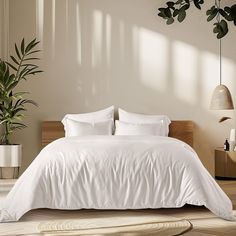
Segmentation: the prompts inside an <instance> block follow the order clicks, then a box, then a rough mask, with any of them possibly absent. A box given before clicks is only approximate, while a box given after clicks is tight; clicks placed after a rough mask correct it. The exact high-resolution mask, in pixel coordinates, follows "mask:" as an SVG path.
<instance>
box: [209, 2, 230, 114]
mask: <svg viewBox="0 0 236 236" xmlns="http://www.w3.org/2000/svg"><path fill="white" fill-rule="evenodd" d="M219 8H220V1H219ZM218 16H219V19H218V21H220V15H218ZM221 57H222V56H221V39H219V64H220V84H219V85H218V86H216V88H215V90H214V92H213V95H212V99H211V104H210V109H212V110H232V109H234V104H233V100H232V96H231V94H230V91H229V89H228V88H227V87H226V86H225V85H223V84H222V58H221Z"/></svg>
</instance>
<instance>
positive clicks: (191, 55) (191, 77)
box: [172, 41, 198, 104]
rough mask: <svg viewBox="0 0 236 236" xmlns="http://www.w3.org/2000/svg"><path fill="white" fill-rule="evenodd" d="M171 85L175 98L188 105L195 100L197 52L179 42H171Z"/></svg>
mask: <svg viewBox="0 0 236 236" xmlns="http://www.w3.org/2000/svg"><path fill="white" fill-rule="evenodd" d="M172 55H173V84H174V93H175V94H176V96H177V97H178V98H179V99H181V100H183V101H184V102H187V103H189V104H195V103H196V99H197V91H196V87H197V86H196V83H197V79H198V71H197V65H198V51H197V49H196V48H194V47H192V46H190V45H188V44H186V43H183V42H179V41H175V42H173V54H172Z"/></svg>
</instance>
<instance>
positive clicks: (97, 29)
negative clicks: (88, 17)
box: [92, 10, 103, 67]
mask: <svg viewBox="0 0 236 236" xmlns="http://www.w3.org/2000/svg"><path fill="white" fill-rule="evenodd" d="M102 23H103V14H102V12H101V11H98V10H95V11H94V12H93V29H92V67H96V66H99V65H100V64H101V61H102V41H103V24H102Z"/></svg>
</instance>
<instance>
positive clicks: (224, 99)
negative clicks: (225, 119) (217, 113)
mask: <svg viewBox="0 0 236 236" xmlns="http://www.w3.org/2000/svg"><path fill="white" fill-rule="evenodd" d="M210 109H212V110H232V109H234V104H233V100H232V96H231V94H230V91H229V89H228V88H227V87H226V86H225V85H223V84H221V85H218V86H217V87H216V88H215V90H214V92H213V95H212V99H211V105H210Z"/></svg>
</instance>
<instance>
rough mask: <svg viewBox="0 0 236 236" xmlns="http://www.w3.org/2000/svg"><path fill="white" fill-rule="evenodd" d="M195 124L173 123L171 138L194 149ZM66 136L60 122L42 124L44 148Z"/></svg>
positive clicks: (180, 121)
mask: <svg viewBox="0 0 236 236" xmlns="http://www.w3.org/2000/svg"><path fill="white" fill-rule="evenodd" d="M193 130H194V124H193V122H192V121H190V120H175V121H171V124H170V132H169V136H170V137H173V138H177V139H180V140H182V141H184V142H186V143H188V144H189V145H190V146H191V147H193ZM64 136H65V132H64V127H63V125H62V123H61V122H60V121H43V122H42V147H45V146H46V145H48V144H49V143H51V142H52V141H54V140H56V139H58V138H62V137H64Z"/></svg>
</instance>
